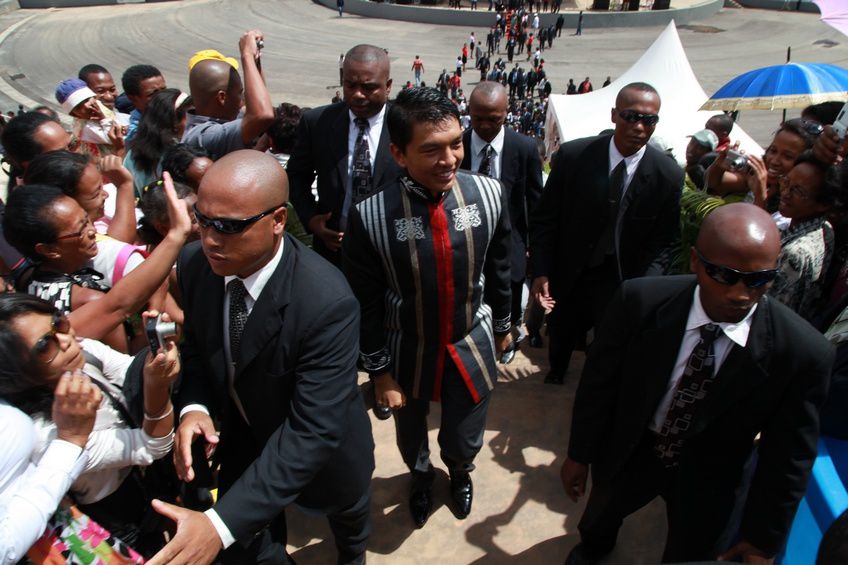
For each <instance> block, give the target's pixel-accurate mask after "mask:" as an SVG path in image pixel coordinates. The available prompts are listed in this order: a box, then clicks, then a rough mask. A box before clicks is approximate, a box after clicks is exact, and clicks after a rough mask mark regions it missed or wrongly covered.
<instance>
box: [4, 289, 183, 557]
mask: <svg viewBox="0 0 848 565" xmlns="http://www.w3.org/2000/svg"><path fill="white" fill-rule="evenodd" d="M155 316H157V312H148V313H145V317H148V318H149V317H155ZM166 316H167V315H164V316H163V318H164V319H165V321H167V317H166ZM163 345H164V347H163V348H161V349H159V350H158V351H157V352H156V353H155V354H151V353H150V352H149V351H145V352H144V353H143V354H139V355H138V356H136V357H132V356H129V355H125V354H123V353H119V352H117V351H115V350H113V349H111V348H110V347H108V346H107V345H105V344H103V343H101V342H99V341H96V340H91V339H81V338H78V337H77V334H76V333H75V332H74V329H73V327H72V324H71V321H70V320H69V319H68V317H67V316H65V315H64V314H63V313H62V312H60V311H59V310H57V309H56V308H54V307H53V306H52V305H51V304H49V303H48V302H46V301H44V300H41V299H40V298H36V297H34V296H29V295H25V294H5V295H0V367H2V368H3V369H2V370H0V397H2V398H3V399H5V400H7V401H8V402H9V403H11V404H12V405H13V406H15V407H16V408H18V409H20V410H21V411H22V412H24V413H26V414H28V415H29V416H30V417H31V418H32V420H33V423H34V425H35V428H36V439H35V446H34V449H33V455H32V458H33V461H36V462H37V461H39V460H40V459H41V457H42V456H43V455H44V453H45V451H46V450H47V447H48V445H49V444H50V442H51V441H52V440H53V439H54V438H55V437H56V436H57V433H58V432H57V424H56V422H55V421H54V420H53V418H52V414H51V410H50V407H51V405H52V404H53V401H54V397H53V390H54V388H55V387H56V385H57V383H58V382H59V380H60V378H61V377H62V375H63V374H65V373H67V372H72V373H73V372H76V371H82V372H83V373H84V374H85V375H87V376H88V377H89V378H90V379H91V381H92V382H93V383H94V384H95V385H96V386H97V387H98V388H99V389H100V391H101V392H102V399H101V401H100V404H99V407H98V409H97V416H96V420H95V423H94V429H93V431H92V432H91V434H90V435H89V437H88V441H87V442H86V444H85V449H86V454H87V456H88V460H87V462H86V463H85V466H84V467H83V470H82V473H81V474H80V476H79V478H78V479H77V480H76V481H74V483H73V485H72V486H71V489H70V494H71V496H72V498H73V500H74V502H75V503H76V504H77V506H78V507H79V509H80V510H81V511H82V512H84V513H85V514H87V515H88V516H90V517H91V518H93V519H94V520H96V521H97V522H98V523H99V524H100V525H102V526H103V527H105V528H106V529H108V530H109V531H110V532H111V533H112V534H113V535H116V536H118V537H119V538H121V539H122V540H123V541H125V542H126V543H128V544H129V545H130V546H132V547H135V548H136V549H137V550H139V551H140V552H141V553H148V554H149V553H151V552H153V551H156V550H157V549H158V547H157V546H158V545H162V544H161V543H158V542H157V541H155V540H154V538H155V532H152V531H148V530H149V529H148V528H147V527H146V526H145V527H143V526H142V520H143V519H144V517H145V515H146V514H147V513H148V508H149V502H150V500H149V496H147V484H146V482H145V480H144V479H143V478H142V476H141V475H140V474H139V472H138V470H137V467H146V466H149V465H151V464H152V463H153V462H154V461H155V460H157V459H160V458H162V457H164V456H165V455H167V454H168V453H169V452H170V450H171V446H172V445H173V439H174V407H173V405H172V404H171V399H170V394H171V384H172V383H173V382H174V380H175V379H176V378H177V376H178V375H179V372H180V359H179V353H178V351H177V347H176V344H175V343H174V342H173V340H167V341H166V343H165V344H163ZM148 536H149V537H148ZM160 539H161V538H160Z"/></svg>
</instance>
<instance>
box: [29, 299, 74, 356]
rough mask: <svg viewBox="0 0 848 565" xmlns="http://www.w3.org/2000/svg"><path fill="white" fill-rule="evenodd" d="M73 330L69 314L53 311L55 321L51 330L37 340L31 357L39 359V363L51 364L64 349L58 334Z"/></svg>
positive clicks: (51, 325)
mask: <svg viewBox="0 0 848 565" xmlns="http://www.w3.org/2000/svg"><path fill="white" fill-rule="evenodd" d="M70 331H71V322H70V321H68V318H67V316H65V315H64V314H62V313H60V312H54V313H53V321H52V322H51V324H50V332H48V333H46V334H44V335H43V336H41V338H39V340H38V341H36V342H35V345H33V346H32V350H31V351H30V354H31V358H32V359H37V360H38V362H39V363H42V364H44V365H49V364H50V363H52V362H53V360H54V359H56V357H57V356H58V355H59V353H60V352H61V351H62V345H61V344H60V343H59V338H57V337H56V334H66V333H70Z"/></svg>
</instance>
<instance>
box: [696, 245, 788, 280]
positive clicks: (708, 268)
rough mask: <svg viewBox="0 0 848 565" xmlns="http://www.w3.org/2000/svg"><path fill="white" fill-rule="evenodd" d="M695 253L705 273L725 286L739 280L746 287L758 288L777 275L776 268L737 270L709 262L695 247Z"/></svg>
mask: <svg viewBox="0 0 848 565" xmlns="http://www.w3.org/2000/svg"><path fill="white" fill-rule="evenodd" d="M695 254H696V255H697V256H698V260H699V261H700V262H701V264H702V265H703V266H704V271H705V272H706V273H707V275H708V276H709V277H710V278H711V279H713V280H714V281H715V282H717V283H720V284H726V285H727V286H733V285H735V284H736V283H737V282H739V281H740V280H741V281H742V283H743V284H744V285H745V286H747V287H748V288H760V287H761V286H765V285H767V284H768V283H770V282H771V281H773V280H774V278H775V277H776V276H777V269H766V270H765V271H747V272H746V271H737V270H736V269H731V268H730V267H725V266H724V265H716V264H715V263H710V262H709V261H707V260H706V259H704V256H703V255H701V252H700V251H698V250H697V249H696V250H695Z"/></svg>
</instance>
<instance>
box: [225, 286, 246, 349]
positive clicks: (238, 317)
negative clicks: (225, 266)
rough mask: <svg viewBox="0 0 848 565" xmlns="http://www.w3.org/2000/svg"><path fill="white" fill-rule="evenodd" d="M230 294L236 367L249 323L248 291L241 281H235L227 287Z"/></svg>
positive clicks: (232, 342) (231, 346) (231, 333)
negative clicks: (246, 297) (245, 328)
mask: <svg viewBox="0 0 848 565" xmlns="http://www.w3.org/2000/svg"><path fill="white" fill-rule="evenodd" d="M227 291H228V292H229V293H230V327H229V330H230V361H232V363H233V365H235V364H236V363H237V362H238V360H239V353H240V352H241V334H242V332H244V325H245V323H247V303H246V302H245V300H244V299H245V296H247V289H246V288H245V287H244V283H243V282H242V281H241V279H233V280H231V281H230V283H229V284H228V285H227Z"/></svg>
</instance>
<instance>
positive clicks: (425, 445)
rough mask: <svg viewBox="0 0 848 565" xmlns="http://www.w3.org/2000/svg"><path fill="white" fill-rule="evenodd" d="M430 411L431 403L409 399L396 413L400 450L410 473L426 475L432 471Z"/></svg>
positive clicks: (396, 430)
mask: <svg viewBox="0 0 848 565" xmlns="http://www.w3.org/2000/svg"><path fill="white" fill-rule="evenodd" d="M429 411H430V403H429V401H427V400H421V399H418V398H409V397H407V399H406V406H404V407H403V408H401V409H400V410H398V411H396V412H395V432H396V439H397V445H398V449H399V450H400V454H401V457H403V462H404V463H406V466H407V467H409V470H410V471H420V472H422V473H426V472H428V471H429V470H430V446H429V442H428V440H427V413H428V412H429Z"/></svg>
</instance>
